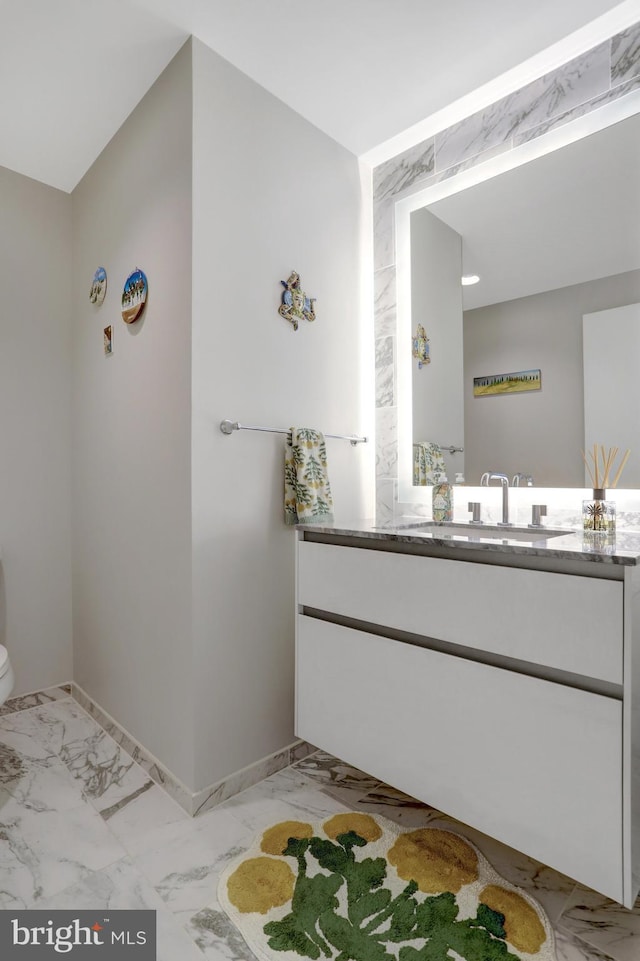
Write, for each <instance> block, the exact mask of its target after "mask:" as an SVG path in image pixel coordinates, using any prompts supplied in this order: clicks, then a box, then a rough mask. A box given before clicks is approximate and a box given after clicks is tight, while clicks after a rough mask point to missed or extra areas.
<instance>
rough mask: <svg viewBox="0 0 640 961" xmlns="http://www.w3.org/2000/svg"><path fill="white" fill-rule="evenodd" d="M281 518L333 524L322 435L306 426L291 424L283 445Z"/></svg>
mask: <svg viewBox="0 0 640 961" xmlns="http://www.w3.org/2000/svg"><path fill="white" fill-rule="evenodd" d="M284 519H285V523H287V524H333V498H332V496H331V485H330V484H329V475H328V473H327V448H326V444H325V440H324V435H323V434H321V433H320V431H318V430H311V428H309V427H297V428H296V427H292V428H291V440H290V441H289V439H287V442H286V444H285V448H284Z"/></svg>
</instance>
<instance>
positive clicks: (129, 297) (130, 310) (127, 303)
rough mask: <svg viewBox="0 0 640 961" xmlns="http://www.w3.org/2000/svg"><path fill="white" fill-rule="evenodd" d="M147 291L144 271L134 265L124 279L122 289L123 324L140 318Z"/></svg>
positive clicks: (131, 322)
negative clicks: (134, 267)
mask: <svg viewBox="0 0 640 961" xmlns="http://www.w3.org/2000/svg"><path fill="white" fill-rule="evenodd" d="M148 292H149V285H148V283H147V278H146V275H145V273H144V271H142V270H140V268H139V267H136V269H135V270H134V271H133V273H131V274H129V276H128V277H127V279H126V280H125V282H124V290H123V291H122V319H123V320H124V322H125V324H133V323H134V322H135V321H136V320H139V319H140V317H141V316H142V312H143V310H144V307H145V304H146V302H147V294H148Z"/></svg>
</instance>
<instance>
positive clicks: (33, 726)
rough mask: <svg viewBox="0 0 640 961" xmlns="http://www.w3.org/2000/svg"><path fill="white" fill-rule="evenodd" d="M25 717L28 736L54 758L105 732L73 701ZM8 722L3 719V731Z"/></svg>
mask: <svg viewBox="0 0 640 961" xmlns="http://www.w3.org/2000/svg"><path fill="white" fill-rule="evenodd" d="M22 717H23V718H24V723H25V725H28V727H27V729H26V730H27V733H28V734H30V736H31V737H33V738H34V740H36V741H37V742H38V743H39V744H40V745H41V746H42V747H43V748H44V749H45V750H46V751H48V752H50V753H52V754H60V753H61V752H62V749H63V748H64V746H65V745H66V744H68V743H70V742H73V741H76V740H80V739H82V738H85V737H86V738H89V737H93V736H96V735H98V734H99V733H100V732H101V731H102V728H101V727H100V726H99V725H98V724H97V723H96V721H94V720H93V718H92V717H89V715H88V714H87V713H86V711H84V710H83V709H82V708H81V707H80V706H79V705H78V704H77V703H76V702H75V701H73V700H72V699H71V698H70V697H68V698H65V699H63V700H60V701H52V702H50V703H48V704H43V705H38V706H37V707H33V708H31V709H30V710H29V711H28V712H26V713H24V714H23V715H22ZM8 720H9V718H3V719H2V720H1V721H0V728H2V727H4V724H5V723H6V721H8ZM16 723H17V719H16ZM103 733H104V732H103Z"/></svg>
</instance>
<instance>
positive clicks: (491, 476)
mask: <svg viewBox="0 0 640 961" xmlns="http://www.w3.org/2000/svg"><path fill="white" fill-rule="evenodd" d="M492 480H499V481H500V483H501V484H502V521H498V526H499V527H513V524H510V523H509V478H508V477H507V475H506V474H500V473H497V472H496V471H485V472H484V474H483V475H482V477H481V478H480V486H481V487H488V486H489V484H490V483H491V481H492Z"/></svg>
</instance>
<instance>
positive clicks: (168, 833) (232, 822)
mask: <svg viewBox="0 0 640 961" xmlns="http://www.w3.org/2000/svg"><path fill="white" fill-rule="evenodd" d="M252 839H253V832H252V831H249V830H247V828H246V827H245V826H244V825H243V824H241V823H240V821H238V820H237V819H236V818H235V817H234V816H233V815H232V814H231V813H230V812H229V811H222V810H220V808H214V810H213V811H209V812H207V813H206V814H202V815H200V817H198V818H193V819H189V820H188V821H186V822H184V821H183V822H180V821H177V822H174V823H171V824H168V825H166V826H165V827H164V828H162V829H160V830H159V831H158V832H157V835H156V846H155V847H154V848H153V849H149V850H147V851H144V852H143V853H142V854H140V855H137V856H135V857H134V858H133V863H134V864H135V866H136V867H137V868H138V870H139V871H141V872H142V873H143V874H144V875H145V877H147V878H148V879H149V881H150V882H151V883H152V885H153V887H154V888H155V889H156V891H157V892H158V893H159V894H160V897H161V898H162V899H163V901H164V902H165V903H166V904H167V906H168V907H169V908H170V909H171V910H172V911H174V912H176V911H191V912H192V913H193V914H195V913H196V912H197V911H199V910H201V909H202V908H204V907H206V906H207V904H209V903H210V902H211V901H212V899H214V898H215V892H216V886H217V883H218V877H219V875H220V873H221V871H222V870H223V868H224V867H225V866H226V864H227V863H228V862H229V861H230V860H231V859H233V858H236V857H238V856H239V855H240V854H242V852H243V851H245V850H246V849H247V847H248V846H249V844H250V843H251V841H252Z"/></svg>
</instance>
